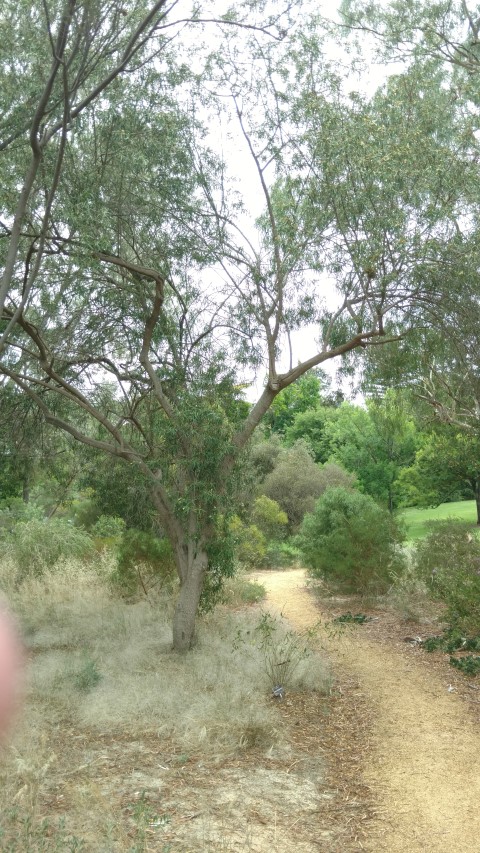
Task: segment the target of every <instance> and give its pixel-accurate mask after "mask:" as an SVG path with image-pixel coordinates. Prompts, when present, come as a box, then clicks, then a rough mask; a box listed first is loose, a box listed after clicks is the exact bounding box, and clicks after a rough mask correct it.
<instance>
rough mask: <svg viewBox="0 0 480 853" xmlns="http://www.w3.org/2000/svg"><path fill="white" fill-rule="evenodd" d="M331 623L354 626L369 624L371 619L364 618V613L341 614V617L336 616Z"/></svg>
mask: <svg viewBox="0 0 480 853" xmlns="http://www.w3.org/2000/svg"><path fill="white" fill-rule="evenodd" d="M332 621H333V622H339V623H340V624H341V625H343V624H346V625H350V624H354V625H364V624H365V622H370V621H371V617H370V616H366V615H365V613H350V611H348V613H342V615H341V616H336V617H335V619H333V620H332Z"/></svg>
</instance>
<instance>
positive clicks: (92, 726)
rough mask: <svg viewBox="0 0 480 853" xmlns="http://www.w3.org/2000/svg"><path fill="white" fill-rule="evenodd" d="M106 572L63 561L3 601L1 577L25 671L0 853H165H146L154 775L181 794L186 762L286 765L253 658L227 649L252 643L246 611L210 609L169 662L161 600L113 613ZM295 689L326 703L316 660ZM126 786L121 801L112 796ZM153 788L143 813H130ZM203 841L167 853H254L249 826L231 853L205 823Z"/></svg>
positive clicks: (4, 785) (7, 580)
mask: <svg viewBox="0 0 480 853" xmlns="http://www.w3.org/2000/svg"><path fill="white" fill-rule="evenodd" d="M110 570H111V565H110V564H109V562H108V557H105V556H103V557H99V563H98V564H97V565H95V566H94V565H91V564H90V565H88V564H87V565H86V564H83V563H81V562H78V561H74V560H69V561H66V562H63V563H60V564H58V565H57V566H55V567H54V569H52V570H51V571H49V572H47V573H46V574H45V575H44V576H43V577H42V578H35V579H34V578H31V579H28V580H26V581H25V582H24V583H23V584H22V586H21V587H20V588H16V587H15V583H14V578H15V567H14V566H13V565H12V564H11V563H3V564H0V589H3V590H4V591H5V592H6V593H7V594H8V595H9V598H10V601H11V603H12V606H13V608H14V609H15V611H16V613H17V614H18V617H19V619H20V622H21V624H22V626H23V629H24V635H25V643H26V646H27V651H28V657H29V669H28V685H27V695H26V702H25V709H24V712H23V715H22V719H21V721H19V724H18V726H17V730H16V733H15V737H14V740H13V741H12V743H11V744H10V745H9V747H7V748H6V750H5V751H4V753H3V755H2V757H1V760H0V813H1V815H2V817H1V818H0V849H1V850H2V851H11V852H12V853H20V851H21V853H37V851H44V850H45V851H50V850H52V851H53V850H59V851H60V850H61V851H64V850H65V851H68V850H92V851H105V853H107V851H108V853H110V851H112V853H113V851H119V853H120V851H121V852H122V853H123V851H132V853H133V851H140V850H158V851H167V850H170V849H172V848H170V847H169V846H168V844H167V842H165V845H163V843H162V844H160V846H158V844H157V846H148V843H149V842H148V839H149V838H150V837H151V833H152V831H153V830H152V827H155V832H156V834H157V836H158V833H160V837H162V833H163V832H164V831H166V830H165V827H166V826H167V824H168V822H169V817H168V814H167V812H166V811H164V807H163V806H162V804H161V803H160V804H159V801H158V791H159V790H161V789H163V785H164V782H163V781H159V780H160V777H162V779H163V775H164V773H163V771H166V770H167V768H169V769H172V770H174V771H175V773H176V774H177V775H178V779H179V780H180V781H181V779H182V774H183V775H184V774H185V770H184V765H185V766H187V765H188V763H189V762H190V761H191V760H193V759H192V756H194V757H195V762H196V765H197V766H199V767H205V768H208V767H220V766H223V765H224V764H225V762H238V761H240V762H242V761H244V759H243V758H242V756H248V755H249V754H250V753H251V752H252V751H256V753H258V754H263V755H264V756H269V758H266V759H265V760H267V763H268V761H270V762H271V761H272V760H274V758H275V756H278V755H280V754H282V751H283V752H284V753H285V754H287V753H288V749H289V747H288V744H287V740H286V736H285V735H286V733H285V730H284V728H283V727H282V725H281V722H280V719H279V717H278V711H277V708H276V706H275V702H274V701H272V699H271V697H270V695H269V694H270V685H269V681H268V676H267V673H266V671H265V659H264V654H263V653H262V650H261V649H260V648H259V647H258V646H256V645H255V644H249V645H248V647H245V646H244V647H235V644H234V642H233V638H234V637H235V636H236V635H237V634H238V632H239V631H241V632H245V633H246V634H247V635H248V634H249V632H250V633H251V634H254V632H255V626H256V624H257V623H258V619H259V613H258V610H255V609H250V610H249V611H241V612H231V611H229V610H228V609H227V608H220V609H218V610H217V611H216V612H215V613H213V614H210V615H209V616H208V617H205V618H204V619H203V620H200V624H199V630H198V643H197V646H196V648H195V649H194V650H193V651H192V652H191V653H190V654H189V655H186V656H178V655H176V654H175V653H173V652H172V651H171V628H170V622H171V616H172V602H171V600H169V599H165V600H164V601H163V602H161V603H160V602H157V603H156V604H155V606H152V604H151V603H149V602H140V603H137V604H126V603H124V602H123V601H121V600H119V599H117V598H115V597H114V595H113V594H112V592H111V589H110V587H109V584H108V581H107V578H108V575H109V572H110ZM296 678H297V681H296V686H297V687H298V685H301V686H302V688H303V689H306V688H307V687H308V688H311V689H314V690H326V689H328V685H329V681H328V676H327V675H326V672H325V668H324V665H323V663H322V662H321V661H320V660H319V658H318V657H316V656H310V657H308V659H306V660H305V661H302V662H301V665H300V666H299V667H298V669H297V673H296ZM247 760H248V759H247ZM159 767H160V768H163V770H162V769H160V770H159ZM205 772H206V771H205ZM209 772H210V771H209ZM125 779H129V780H130V782H129V785H128V786H126V787H128V788H129V790H130V792H131V789H132V786H133V788H134V793H133V794H132V793H130V794H129V795H127V794H126V793H125V795H123V794H122V791H121V790H120V791H119V790H118V786H119V785H120V788H121V787H122V785H121V783H122V780H123V781H124V780H125ZM152 785H154V787H155V785H156V789H155V790H156V791H157V794H156V799H155V802H154V803H153V804H152V803H150V801H149V800H148V798H147V800H146V801H145V802H144V801H143V800H142V799H141V798H142V791H144V790H149V789H150V788H151V786H152ZM135 791H136V793H135ZM134 795H135V796H134ZM137 795H138V798H139V799H138V802H136V801H135V797H136V796H137ZM142 803H143V805H142ZM170 807H171V803H170ZM165 808H166V806H165ZM64 817H65V820H66V823H65V824H63V823H62V821H63V820H64ZM2 832H3V836H2V834H1V833H2ZM202 832H203V834H204V837H205V840H204V841H201V840H199V838H198V837H197V839H196V842H195V846H193V847H191V848H189V847H188V846H187V847H185V848H184V847H178V848H177V847H175V850H177V849H178V850H179V851H181V850H185V851H188V853H191V851H193V850H199V851H200V850H207V849H208V850H229V849H237V850H238V849H244V850H249V849H256V848H255V847H252V846H251V842H250V830H249V829H248V826H244V827H243V828H242V826H241V825H240V826H239V827H238V832H237V834H236V840H235V844H236V846H235V848H233V847H230V845H231V843H232V840H231V838H230V837H229V836H228V834H222V832H221V831H220V830H219V827H218V825H217V823H215V824H214V825H213V826H210V824H208V823H207V825H206V828H205V827H204V829H203V830H202ZM165 837H166V836H165ZM157 841H158V838H157ZM240 843H242V844H243V845H244V846H243V847H241V846H239V844H240Z"/></svg>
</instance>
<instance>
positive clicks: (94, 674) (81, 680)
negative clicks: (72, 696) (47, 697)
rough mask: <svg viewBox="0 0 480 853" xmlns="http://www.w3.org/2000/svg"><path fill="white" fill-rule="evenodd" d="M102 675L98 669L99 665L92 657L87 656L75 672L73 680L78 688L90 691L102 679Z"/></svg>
mask: <svg viewBox="0 0 480 853" xmlns="http://www.w3.org/2000/svg"><path fill="white" fill-rule="evenodd" d="M101 679H102V676H101V674H100V672H99V671H98V665H97V662H96V661H95V660H93V658H91V657H88V656H87V657H86V658H85V660H84V662H83V664H82V666H81V667H80V669H79V670H77V671H76V672H75V674H74V677H73V681H74V684H75V687H76V688H77V690H81V691H82V693H89V692H90V690H93V688H94V687H96V686H97V684H98V683H99V682H100V681H101Z"/></svg>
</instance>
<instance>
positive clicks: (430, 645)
mask: <svg viewBox="0 0 480 853" xmlns="http://www.w3.org/2000/svg"><path fill="white" fill-rule="evenodd" d="M421 645H422V649H425V651H426V652H436V651H438V650H439V649H441V650H442V651H445V652H458V651H462V652H480V637H466V636H465V635H464V634H463V633H462V631H460V630H459V629H458V628H448V629H447V630H446V631H444V633H443V634H440V635H438V636H436V637H427V639H426V640H423V642H422V644H421Z"/></svg>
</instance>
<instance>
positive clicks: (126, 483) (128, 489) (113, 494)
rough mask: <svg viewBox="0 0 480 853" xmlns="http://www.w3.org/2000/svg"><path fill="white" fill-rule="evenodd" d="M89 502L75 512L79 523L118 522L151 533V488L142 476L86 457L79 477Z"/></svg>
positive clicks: (113, 463)
mask: <svg viewBox="0 0 480 853" xmlns="http://www.w3.org/2000/svg"><path fill="white" fill-rule="evenodd" d="M83 484H84V486H85V487H86V489H88V495H89V500H88V501H87V502H82V503H81V504H80V505H79V506H77V509H76V515H77V517H78V519H79V522H80V523H82V522H83V523H85V522H87V521H88V522H90V524H91V523H92V522H93V523H95V522H96V521H97V520H98V518H100V517H101V516H113V517H117V518H122V519H123V521H124V522H125V524H126V525H127V527H132V528H135V529H136V530H143V531H144V532H149V533H152V532H153V527H154V524H155V511H154V508H153V506H152V499H151V494H150V489H151V485H150V482H149V481H148V479H147V477H146V475H145V473H144V472H143V471H140V470H138V468H137V467H136V466H134V465H125V463H124V462H122V461H119V460H117V459H109V458H108V456H103V455H100V454H98V453H93V454H90V460H89V462H88V464H87V466H86V470H85V472H84V474H83Z"/></svg>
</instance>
